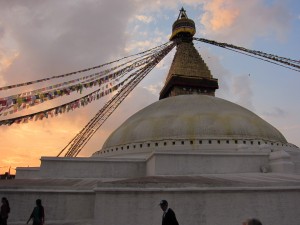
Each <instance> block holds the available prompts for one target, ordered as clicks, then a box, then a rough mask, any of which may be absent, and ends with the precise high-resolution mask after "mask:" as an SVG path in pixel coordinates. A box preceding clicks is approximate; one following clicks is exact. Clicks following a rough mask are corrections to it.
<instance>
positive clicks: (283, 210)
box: [94, 187, 300, 225]
mask: <svg viewBox="0 0 300 225" xmlns="http://www.w3.org/2000/svg"><path fill="white" fill-rule="evenodd" d="M161 199H166V200H168V202H169V206H170V208H172V209H173V210H174V211H175V213H176V216H177V219H178V221H179V224H184V225H195V224H201V225H241V224H242V221H243V220H245V219H246V218H249V217H256V218H259V219H260V220H261V221H262V223H263V224H264V225H265V224H266V225H267V224H272V225H299V221H300V208H299V199H300V190H299V188H298V189H296V190H293V189H290V190H288V189H286V190H279V189H273V188H272V187H270V188H227V189H223V190H222V189H215V190H214V189H205V188H204V189H200V188H198V189H195V188H194V189H188V188H187V189H177V190H176V189H175V188H172V189H167V188H164V189H162V188H156V189H155V188H148V189H147V188H143V189H140V190H139V189H138V188H131V189H130V188H123V189H122V188H119V189H118V188H111V189H109V188H99V189H97V193H96V200H95V222H94V225H125V224H126V225H136V224H142V225H156V224H160V223H161V217H162V211H161V209H160V207H159V206H158V203H159V201H160V200H161Z"/></svg>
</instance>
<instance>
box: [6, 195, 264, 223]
mask: <svg viewBox="0 0 300 225" xmlns="http://www.w3.org/2000/svg"><path fill="white" fill-rule="evenodd" d="M1 202H2V205H1V210H0V225H7V219H8V215H9V213H10V206H9V202H8V200H7V198H5V197H3V198H2V200H1ZM35 203H36V206H35V207H34V209H33V211H32V213H31V214H30V217H29V219H28V220H27V224H28V223H29V221H30V220H32V221H33V223H32V225H43V224H44V222H45V211H44V207H43V206H42V200H41V199H37V200H36V201H35ZM159 205H160V208H161V209H162V211H163V217H162V225H179V224H178V221H177V219H176V215H175V212H174V211H173V210H172V209H171V208H169V207H168V202H167V201H166V200H161V201H160V203H159ZM243 225H262V223H261V222H260V221H259V220H258V219H248V220H246V221H245V222H243Z"/></svg>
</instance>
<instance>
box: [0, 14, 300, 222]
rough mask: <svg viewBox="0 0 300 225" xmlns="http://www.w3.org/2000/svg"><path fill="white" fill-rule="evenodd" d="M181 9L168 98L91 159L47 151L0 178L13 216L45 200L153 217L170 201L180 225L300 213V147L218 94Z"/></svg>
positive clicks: (60, 206) (75, 217) (51, 218)
mask: <svg viewBox="0 0 300 225" xmlns="http://www.w3.org/2000/svg"><path fill="white" fill-rule="evenodd" d="M195 32H196V29H195V23H194V21H193V20H191V19H189V18H188V16H187V14H186V12H185V10H184V9H181V10H180V13H179V16H178V18H177V20H176V21H175V23H174V24H173V29H172V35H171V38H170V40H172V41H174V42H175V43H176V44H177V50H176V53H175V56H174V59H173V62H172V65H171V68H170V71H169V73H168V75H167V78H166V81H165V84H164V87H163V88H162V90H161V93H160V97H159V99H160V100H159V101H157V102H155V103H153V104H151V105H149V106H147V107H146V108H144V109H142V110H140V111H139V112H137V113H135V114H134V115H133V116H131V117H130V118H129V119H127V120H126V121H125V122H124V123H123V124H122V125H120V127H119V128H117V129H116V130H115V131H114V132H113V133H112V134H111V135H110V136H109V137H108V139H107V140H106V142H105V143H104V145H103V147H102V148H101V149H100V150H99V151H96V152H95V153H94V154H93V155H92V156H91V157H88V158H57V157H42V158H41V166H40V167H38V168H18V169H17V176H16V178H17V179H16V180H12V181H7V182H5V183H3V182H1V183H0V192H1V194H2V195H5V196H6V197H7V198H8V199H10V202H11V208H12V212H11V215H10V224H16V225H17V224H23V223H24V221H26V219H27V217H28V215H29V214H30V211H31V208H30V209H28V207H27V206H28V204H29V203H31V202H32V203H33V202H34V201H35V199H36V198H41V199H42V200H43V202H44V205H45V211H46V215H47V216H46V221H47V224H94V225H96V224H97V225H98V224H99V225H136V224H143V225H152V224H159V223H161V216H162V212H161V209H160V208H159V207H158V203H159V201H160V200H161V199H167V200H168V202H169V205H170V207H171V208H172V209H173V210H174V211H175V212H176V215H177V219H178V221H179V223H180V224H186V225H194V224H201V225H216V224H237V225H238V224H241V222H242V221H243V220H244V219H246V218H249V217H257V218H259V219H260V220H261V221H262V222H263V224H272V225H282V224H286V225H298V224H299V221H300V209H299V208H300V207H299V200H298V199H299V197H300V149H299V148H298V147H297V146H295V145H293V144H291V143H288V142H287V140H286V139H285V137H284V136H283V135H282V134H281V133H280V131H278V130H277V129H276V128H275V127H273V126H272V125H271V124H269V123H268V122H266V121H265V120H263V119H262V118H260V117H259V116H257V115H256V114H254V113H253V112H251V111H249V110H247V109H245V108H243V107H241V106H239V105H237V104H234V103H232V102H229V101H226V100H224V99H221V98H217V97H215V91H216V90H217V89H218V88H219V86H218V80H217V79H215V78H214V77H213V76H212V74H211V71H210V70H209V68H208V67H207V65H206V64H205V62H204V61H203V59H202V58H201V56H200V55H199V53H198V51H197V50H196V49H195V47H194V46H193V35H194V34H195Z"/></svg>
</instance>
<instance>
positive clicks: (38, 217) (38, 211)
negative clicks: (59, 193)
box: [27, 199, 45, 225]
mask: <svg viewBox="0 0 300 225" xmlns="http://www.w3.org/2000/svg"><path fill="white" fill-rule="evenodd" d="M35 203H36V207H34V209H33V211H32V213H31V215H30V217H29V219H28V221H27V224H28V223H29V221H30V220H31V219H32V221H33V223H32V225H43V224H44V222H45V212H44V207H43V206H42V200H41V199H37V200H36V201H35Z"/></svg>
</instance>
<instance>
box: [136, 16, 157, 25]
mask: <svg viewBox="0 0 300 225" xmlns="http://www.w3.org/2000/svg"><path fill="white" fill-rule="evenodd" d="M135 18H136V19H137V20H139V21H141V22H143V23H150V22H152V21H153V17H151V16H144V15H136V16H135Z"/></svg>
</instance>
